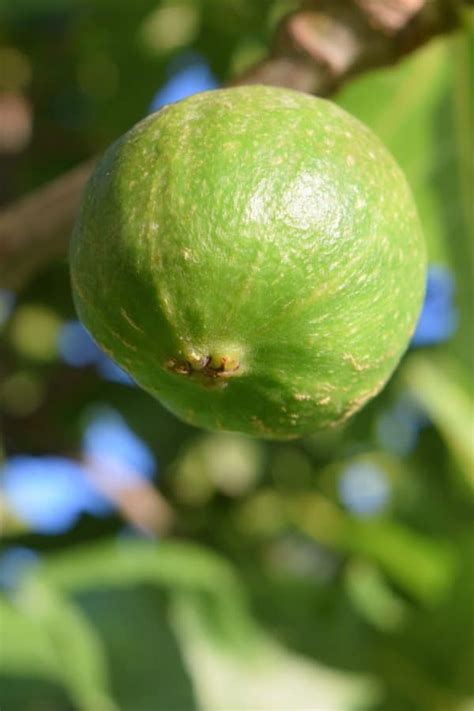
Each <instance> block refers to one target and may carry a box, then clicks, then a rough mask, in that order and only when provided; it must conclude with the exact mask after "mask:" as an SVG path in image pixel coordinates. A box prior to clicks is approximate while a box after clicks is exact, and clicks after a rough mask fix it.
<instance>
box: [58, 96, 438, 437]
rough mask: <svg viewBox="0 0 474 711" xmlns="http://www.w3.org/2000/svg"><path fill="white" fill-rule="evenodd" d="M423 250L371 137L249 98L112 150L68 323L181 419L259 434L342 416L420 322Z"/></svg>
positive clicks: (312, 426)
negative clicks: (73, 316)
mask: <svg viewBox="0 0 474 711" xmlns="http://www.w3.org/2000/svg"><path fill="white" fill-rule="evenodd" d="M425 268H426V267H425V248H424V242H423V237H422V233H421V229H420V224H419V221H418V217H417V214H416V210H415V206H414V203H413V199H412V196H411V193H410V190H409V188H408V185H407V183H406V181H405V178H404V177H403V175H402V173H401V171H400V169H399V168H398V167H397V165H396V163H395V161H394V160H393V158H392V157H391V155H390V154H389V153H388V152H387V150H386V149H385V148H384V146H383V145H382V143H381V142H380V140H379V139H378V138H377V137H376V136H375V135H374V134H373V133H372V132H371V131H369V130H368V129H367V128H365V127H364V126H363V125H361V124H360V123H359V122H358V121H357V120H356V119H354V118H353V117H352V116H350V115H349V114H347V113H346V112H344V111H342V110H341V109H340V108H338V107H337V106H336V105H334V104H333V103H331V102H328V101H325V100H322V99H317V98H314V97H311V96H308V95H305V94H302V93H298V92H295V91H290V90H284V89H277V88H271V87H264V86H245V87H238V88H231V89H222V90H217V91H210V92H205V93H202V94H198V95H195V96H192V97H191V98H188V99H185V100H184V101H180V102H178V103H176V104H172V105H170V106H166V107H165V108H163V109H162V110H161V111H159V112H158V113H155V114H152V115H151V116H149V117H148V118H146V119H144V120H143V121H141V122H140V123H138V124H137V125H136V126H134V127H133V128H132V129H131V130H130V131H129V132H128V133H126V134H125V135H124V136H123V137H122V138H120V139H119V140H118V141H117V142H116V143H114V144H113V145H112V146H111V147H110V148H109V149H108V151H107V152H106V153H105V155H104V157H103V158H102V160H101V161H100V163H99V164H98V166H97V168H96V170H95V173H94V175H93V177H92V178H91V180H90V182H89V185H88V187H87V189H86V192H85V196H84V199H83V203H82V208H81V211H80V214H79V217H78V220H77V224H76V227H75V232H74V235H73V239H72V246H71V273H72V284H73V293H74V298H75V303H76V306H77V311H78V313H79V316H80V318H81V319H82V321H83V323H84V324H85V326H86V327H87V328H88V329H89V331H90V332H91V334H92V335H93V337H94V338H95V340H96V341H97V343H98V344H99V345H100V346H101V347H102V348H103V349H104V350H105V351H106V353H109V354H110V356H111V357H112V358H113V359H114V360H115V361H116V362H117V363H118V364H119V365H121V366H122V367H123V368H124V369H125V370H126V371H127V372H128V373H129V374H130V375H131V376H132V377H133V378H134V379H135V380H136V382H137V383H138V384H139V385H141V386H142V387H143V388H144V389H145V390H147V391H148V392H150V393H151V394H153V395H154V396H156V397H157V398H158V399H159V400H160V401H161V402H162V403H163V404H164V405H165V406H166V407H167V408H169V409H170V410H171V411H172V412H174V413H176V414H177V415H178V416H179V417H181V418H182V419H184V420H186V421H188V422H191V423H193V424H196V425H199V426H202V427H207V428H210V429H223V430H235V431H239V432H244V433H247V434H251V435H256V436H260V437H268V438H281V439H284V438H289V437H294V436H300V435H302V434H304V433H307V432H312V431H315V430H317V429H320V428H326V427H332V426H336V425H338V424H340V423H342V422H344V421H345V420H347V419H348V418H349V417H350V416H351V415H352V414H353V413H355V412H356V411H357V410H358V409H359V408H360V407H362V405H363V404H364V403H366V402H367V401H368V400H370V398H372V397H373V396H374V395H376V394H377V393H378V392H379V390H380V389H381V388H382V387H383V385H384V383H385V382H386V381H387V379H388V378H389V377H390V375H391V373H392V371H393V370H394V368H395V367H396V365H397V363H398V361H399V359H400V357H401V355H402V353H403V352H404V350H405V349H406V347H407V344H408V342H409V339H410V337H411V335H412V332H413V330H414V327H415V324H416V321H417V316H418V313H419V311H420V307H421V302H422V297H423V291H424V283H425Z"/></svg>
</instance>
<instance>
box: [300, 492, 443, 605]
mask: <svg viewBox="0 0 474 711" xmlns="http://www.w3.org/2000/svg"><path fill="white" fill-rule="evenodd" d="M289 512H290V517H291V520H292V521H293V523H294V525H295V526H296V527H297V528H298V529H299V530H300V531H302V532H304V533H305V534H306V535H308V536H310V537H312V538H314V539H315V540H316V541H318V542H319V543H322V544H323V545H327V546H330V547H332V548H335V549H336V550H340V551H344V552H346V553H353V554H357V555H360V556H363V557H366V558H368V559H369V560H371V561H373V562H375V563H377V564H378V565H379V566H380V567H381V569H382V570H384V572H385V573H386V574H387V575H388V576H389V577H390V578H391V579H392V580H393V581H394V582H395V583H396V584H397V585H399V586H400V587H401V588H402V589H403V590H405V591H406V592H407V593H408V594H409V595H411V596H413V597H414V598H416V599H417V600H419V601H420V602H421V603H424V604H427V605H430V604H436V603H438V602H439V600H441V599H442V598H443V597H444V596H445V595H446V594H447V592H448V591H449V588H450V586H451V584H452V582H453V579H454V575H455V572H456V558H455V554H454V551H453V549H452V548H451V546H450V545H449V544H448V543H447V542H445V541H442V540H434V539H432V538H430V537H428V536H425V535H422V534H420V533H418V532H416V531H414V530H412V529H411V528H408V527H407V526H405V525H404V524H401V523H399V522H397V521H394V520H390V519H385V518H375V517H372V518H354V517H351V516H348V515H347V514H345V513H344V512H343V511H341V510H340V509H338V508H337V507H336V506H335V505H334V504H333V503H332V502H331V501H329V500H328V499H325V498H323V497H322V496H320V495H319V494H314V493H313V494H307V495H305V496H304V497H301V498H298V497H294V498H293V499H292V501H291V502H290V503H289Z"/></svg>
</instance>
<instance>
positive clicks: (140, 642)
mask: <svg viewBox="0 0 474 711" xmlns="http://www.w3.org/2000/svg"><path fill="white" fill-rule="evenodd" d="M77 599H78V602H79V604H80V605H81V608H82V609H83V611H84V613H85V614H86V615H87V618H88V620H89V622H90V623H91V624H92V625H93V627H94V629H95V631H96V634H97V635H98V637H100V639H101V642H102V644H103V645H104V648H105V649H106V655H107V661H108V664H109V667H110V674H111V686H112V689H113V694H114V698H115V699H117V702H118V706H119V708H120V711H151V710H152V709H166V711H195V709H196V708H197V707H196V702H195V699H194V692H193V688H192V683H191V680H190V678H189V675H188V672H187V670H186V667H185V664H184V660H183V657H182V654H181V651H180V649H179V646H178V642H177V640H176V637H175V634H174V632H173V630H172V628H171V626H170V624H169V621H168V619H167V617H166V615H165V611H166V608H165V606H164V604H163V600H162V599H161V597H160V596H159V595H158V593H157V591H156V590H153V589H152V588H150V587H148V588H147V587H144V586H140V587H133V588H126V589H101V590H92V591H90V592H85V593H84V592H83V593H82V594H81V595H79V596H78V598H77Z"/></svg>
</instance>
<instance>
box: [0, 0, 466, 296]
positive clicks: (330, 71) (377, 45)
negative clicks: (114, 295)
mask: <svg viewBox="0 0 474 711" xmlns="http://www.w3.org/2000/svg"><path fill="white" fill-rule="evenodd" d="M469 2H470V0H457V2H456V0H304V1H303V2H302V4H301V8H300V10H298V11H296V12H294V13H293V14H291V15H289V16H288V17H287V18H285V20H284V21H283V22H282V24H281V25H280V27H279V29H278V30H277V33H276V37H275V41H274V46H273V49H272V52H271V54H270V55H269V56H268V57H267V58H266V59H264V60H263V61H261V62H259V63H258V64H256V65H255V66H254V67H252V68H251V69H250V70H248V71H247V72H245V73H244V74H243V75H242V76H241V77H239V78H238V79H236V80H234V81H233V82H231V83H232V84H234V85H236V84H269V85H273V86H282V87H288V88H292V89H296V90H299V91H305V92H308V93H311V94H317V95H320V96H327V95H329V94H332V93H333V92H335V91H336V90H337V89H338V88H339V87H340V86H341V84H342V83H343V82H344V81H346V80H347V79H348V78H350V77H352V76H354V75H356V74H359V73H361V72H364V71H367V70H368V69H374V68H377V67H381V66H384V65H387V64H392V63H394V62H396V61H397V60H398V59H400V58H401V57H403V56H405V55H407V54H409V53H410V52H412V51H413V50H415V49H416V48H417V47H419V46H421V45H422V44H424V43H426V42H427V41H428V40H430V39H431V38H432V37H434V36H435V35H437V34H440V33H445V32H450V31H452V30H454V29H456V27H458V25H459V13H458V9H459V7H460V5H461V4H466V5H467V4H469ZM93 163H94V161H88V162H86V163H84V164H82V165H80V166H79V167H78V168H76V169H74V170H72V171H70V172H69V173H66V174H65V175H63V176H61V177H59V178H58V179H57V180H55V181H53V182H52V183H50V184H48V185H46V186H45V187H43V188H40V189H39V190H36V191H34V192H33V193H31V195H29V196H27V197H25V198H24V199H22V200H19V201H18V202H16V203H14V204H13V205H12V206H10V207H9V208H7V209H6V210H5V211H4V212H3V214H0V285H1V286H2V287H8V288H12V289H20V288H21V287H22V285H23V284H24V283H25V282H26V281H27V279H28V278H29V277H31V276H32V275H33V274H34V273H35V272H36V271H37V270H39V269H41V268H42V267H43V266H44V265H45V264H46V263H47V262H48V261H50V260H51V259H53V258H57V257H61V256H64V255H65V254H66V250H67V244H68V241H69V235H70V232H71V229H72V226H73V222H74V219H75V215H76V212H77V209H78V206H79V203H80V197H81V194H82V190H83V188H84V185H85V183H86V181H87V179H88V177H89V175H90V173H91V170H92V166H93Z"/></svg>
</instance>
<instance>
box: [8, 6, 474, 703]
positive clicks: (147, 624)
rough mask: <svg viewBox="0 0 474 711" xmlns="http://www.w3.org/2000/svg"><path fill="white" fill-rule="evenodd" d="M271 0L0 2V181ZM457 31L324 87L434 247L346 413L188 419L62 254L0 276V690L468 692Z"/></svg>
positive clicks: (213, 43)
mask: <svg viewBox="0 0 474 711" xmlns="http://www.w3.org/2000/svg"><path fill="white" fill-rule="evenodd" d="M295 6H296V3H295V2H292V1H291V0H260V1H259V2H254V0H163V1H162V2H156V0H134V2H128V0H127V1H126V0H82V1H79V0H15V2H12V1H11V0H0V177H1V180H0V200H1V201H2V202H3V203H6V202H7V201H9V200H11V199H13V198H15V197H17V196H20V195H22V194H24V193H26V192H27V191H29V190H30V189H32V188H34V187H36V186H39V185H41V184H42V183H44V182H45V181H47V180H48V179H50V178H53V177H56V176H57V175H59V174H60V173H61V172H62V171H63V170H66V169H68V168H70V167H73V166H75V165H76V164H77V163H78V162H79V161H81V160H82V159H85V158H88V157H89V156H91V155H92V154H95V153H97V152H100V151H102V150H103V149H104V148H105V147H106V146H107V145H108V144H109V143H110V142H111V141H112V140H114V139H115V138H116V137H117V136H118V135H119V134H121V133H122V132H124V131H125V130H127V129H128V128H129V127H130V126H131V125H132V124H133V123H134V122H135V121H137V120H138V119H140V118H141V117H142V116H143V115H145V114H146V113H148V112H149V111H151V110H155V109H157V108H159V106H161V105H162V104H163V103H167V102H169V101H174V100H176V99H178V98H181V97H182V96H186V95H188V94H190V93H193V92H195V91H199V90H203V89H209V88H213V87H215V86H218V85H220V84H221V83H223V82H225V81H227V80H229V79H230V78H231V77H233V76H235V75H236V74H238V73H240V72H242V71H244V70H245V69H246V68H248V67H249V66H250V65H251V64H252V63H253V62H255V61H256V60H258V59H259V58H261V57H262V56H264V55H265V53H266V52H267V51H268V47H269V43H270V38H271V36H272V33H273V31H274V29H275V26H276V24H277V23H278V21H279V19H280V18H281V17H282V16H283V15H284V14H285V13H286V12H288V11H289V10H291V9H293V8H294V7H295ZM473 49H474V40H473V34H472V31H471V30H470V29H469V27H466V29H465V31H463V32H459V33H458V34H457V35H455V36H452V37H449V38H440V39H437V40H434V41H432V42H430V43H429V44H428V45H427V46H425V47H424V48H423V49H422V50H420V51H418V52H417V53H416V54H414V55H412V56H411V57H409V58H407V59H406V60H404V61H403V62H402V63H401V64H399V65H397V66H396V67H392V68H388V69H384V70H381V71H376V72H372V73H369V74H366V75H364V76H363V77H361V78H358V79H356V80H354V81H352V82H351V83H350V84H348V85H346V86H345V87H344V88H343V89H342V90H341V91H340V92H339V93H338V94H337V95H336V96H335V97H334V99H335V100H336V101H337V102H338V103H339V104H340V105H341V106H343V107H344V108H346V109H347V110H349V111H351V112H352V113H353V114H355V115H356V116H358V117H359V118H360V119H361V120H363V121H364V122H366V123H367V124H368V125H369V126H371V127H372V128H373V129H374V131H375V132H376V133H378V135H379V136H380V137H381V138H382V139H383V141H384V142H385V143H386V145H387V146H388V147H389V148H390V149H391V150H392V152H393V153H394V155H395V156H396V158H397V159H398V161H399V162H400V163H401V165H402V167H403V168H404V170H405V172H406V174H407V177H408V179H409V181H410V183H411V185H412V188H413V190H414V193H415V197H416V200H417V203H418V206H419V210H420V214H421V218H422V221H423V225H424V229H425V234H426V238H427V242H428V249H429V257H430V265H431V266H430V271H429V278H428V283H427V293H426V300H425V306H424V310H423V313H422V316H421V318H420V323H419V325H418V328H417V331H416V334H415V336H414V338H413V341H412V344H411V347H410V349H409V351H408V353H407V354H406V356H405V358H404V360H403V362H402V364H401V365H400V367H399V368H398V370H397V372H396V373H395V375H394V377H393V378H392V380H391V382H390V383H389V385H388V386H387V388H386V389H385V391H384V392H383V393H382V394H381V395H380V396H379V397H378V398H377V399H376V401H375V402H373V403H371V404H370V405H369V406H367V407H366V408H365V409H364V411H363V412H362V413H360V414H359V415H358V416H356V417H355V418H354V419H353V421H352V422H351V423H350V424H348V425H347V426H346V427H345V429H344V430H341V431H338V432H331V433H329V434H315V435H314V436H311V437H308V438H306V439H304V440H301V441H299V442H293V443H291V444H279V443H264V442H261V441H254V440H249V439H246V438H244V437H240V436H238V435H233V434H212V433H205V432H202V431H199V430H196V429H194V428H192V427H190V426H187V425H184V424H182V423H180V422H178V421H177V420H176V419H175V418H174V417H173V416H171V415H170V414H168V413H167V412H166V411H165V410H163V409H162V408H161V406H160V405H159V404H158V403H157V402H155V401H153V400H152V399H151V398H150V397H149V396H147V395H146V394H145V393H143V392H141V391H140V390H139V389H138V388H136V387H135V386H134V384H133V382H131V381H130V379H129V378H128V377H127V376H126V375H125V374H124V373H123V372H122V371H121V370H120V369H119V368H118V367H117V366H116V365H115V364H114V363H112V362H111V361H110V360H109V359H108V358H107V357H106V356H105V355H104V354H102V353H101V352H100V351H99V350H98V349H97V347H96V346H95V344H94V343H93V341H92V340H91V339H90V337H89V336H88V334H87V333H86V332H85V330H84V329H83V328H82V326H81V325H80V324H79V323H78V321H77V319H76V316H75V313H74V309H73V305H72V301H71V295H70V289H69V281H68V270H67V264H66V263H65V262H58V263H54V264H51V265H50V266H49V267H48V269H46V270H44V271H43V273H41V274H38V275H37V277H36V278H35V279H34V280H33V281H31V282H30V283H29V284H28V285H27V286H26V287H25V289H24V290H23V291H22V292H21V293H20V294H18V295H14V294H13V293H11V292H9V291H6V290H5V289H4V290H1V289H0V329H1V346H0V355H1V361H0V378H1V380H0V408H1V417H2V431H1V439H0V456H1V457H2V461H0V470H1V493H0V514H1V529H2V530H1V532H2V539H3V540H2V548H1V553H0V588H1V591H2V592H1V598H0V660H1V662H0V664H1V666H0V708H1V709H2V711H20V710H22V711H23V710H25V711H69V710H71V709H74V710H77V711H119V710H120V711H155V709H160V710H163V711H193V710H194V709H196V710H197V709H203V710H205V711H231V710H234V709H235V710H237V709H238V710H239V711H240V710H242V711H243V710H246V711H256V710H257V709H262V710H265V711H267V710H268V709H272V711H273V710H274V709H281V710H282V711H289V710H290V709H292V710H293V709H298V710H299V709H308V710H311V711H314V710H318V711H319V710H321V711H326V710H329V709H344V710H346V709H351V710H352V709H359V710H361V709H364V710H367V711H369V710H371V711H372V710H373V711H375V710H376V709H380V710H382V709H383V710H393V711H398V710H400V711H402V710H403V711H412V710H413V711H418V710H423V711H425V710H426V711H437V710H439V711H446V710H448V709H453V710H454V709H460V710H461V711H467V709H472V708H474V676H473V673H472V672H473V669H474V619H473V614H472V613H473V600H474V527H473V509H474V506H473V489H474V452H473V437H474V434H473V407H472V405H473V400H472V396H473V390H474V374H473V370H472V357H473V331H472V305H473V300H474V295H473V288H474V286H473V285H474V279H473V274H472V267H473V262H474V259H473V253H472V252H473V240H472V237H473V234H472V228H473V220H472V205H473V200H472V197H473V196H472V185H473V182H472V165H473V164H472V109H473V105H472V102H473V98H472V97H473V93H472V91H471V90H470V85H469V83H470V81H471V77H472V56H473ZM289 130H291V127H289ZM170 531H172V533H170Z"/></svg>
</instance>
